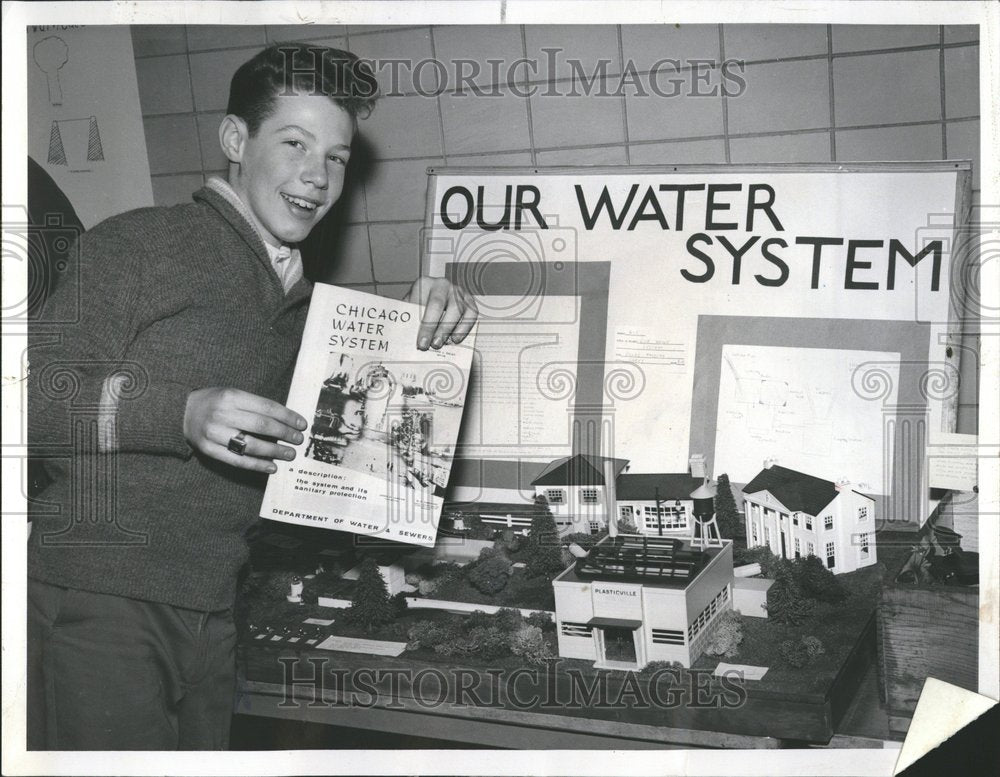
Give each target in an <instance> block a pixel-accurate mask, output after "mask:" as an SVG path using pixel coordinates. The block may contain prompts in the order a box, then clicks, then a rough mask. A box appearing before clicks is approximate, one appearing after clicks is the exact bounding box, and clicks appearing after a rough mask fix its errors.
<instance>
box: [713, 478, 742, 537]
mask: <svg viewBox="0 0 1000 777" xmlns="http://www.w3.org/2000/svg"><path fill="white" fill-rule="evenodd" d="M715 518H716V520H717V521H718V523H719V533H720V534H721V535H722V536H723V537H725V538H726V539H728V540H731V539H733V538H735V537H736V535H737V533H738V532H739V530H740V511H739V510H737V509H736V500H735V499H734V498H733V487H732V486H731V485H730V484H729V475H727V474H725V473H723V474H721V475H719V481H718V484H717V487H716V494H715Z"/></svg>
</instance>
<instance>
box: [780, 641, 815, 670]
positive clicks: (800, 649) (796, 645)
mask: <svg viewBox="0 0 1000 777" xmlns="http://www.w3.org/2000/svg"><path fill="white" fill-rule="evenodd" d="M778 652H780V653H781V657H782V658H783V659H784V660H785V661H786V662H787V663H788V664H790V665H791V666H794V667H797V668H798V667H803V666H806V664H811V663H812V662H813V661H815V660H816V659H817V658H818V657H819V656H821V655H823V653H825V652H826V651H825V650H824V649H823V643H822V642H821V641H820V640H819V638H818V637H813V636H807V637H802V638H801V639H798V640H791V639H786V640H784V641H783V642H782V643H781V644H780V645H779V646H778Z"/></svg>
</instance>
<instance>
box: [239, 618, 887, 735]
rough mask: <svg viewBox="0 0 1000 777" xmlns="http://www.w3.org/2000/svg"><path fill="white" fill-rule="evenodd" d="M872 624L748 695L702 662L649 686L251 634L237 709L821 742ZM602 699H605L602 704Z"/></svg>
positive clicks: (573, 668) (569, 669)
mask: <svg viewBox="0 0 1000 777" xmlns="http://www.w3.org/2000/svg"><path fill="white" fill-rule="evenodd" d="M874 626H875V619H874V614H873V615H872V617H870V618H869V619H868V620H867V621H866V622H865V623H864V624H863V626H862V628H861V629H860V630H859V632H858V635H857V639H856V642H855V645H854V648H853V649H852V650H851V651H850V653H849V654H848V655H847V656H846V658H845V659H844V661H843V662H842V664H841V666H840V669H839V671H838V672H837V674H836V676H835V677H834V678H833V680H832V681H830V682H829V683H827V684H826V686H825V688H823V689H822V690H821V691H817V692H814V693H799V694H794V693H784V692H781V691H780V690H777V689H775V688H773V687H772V688H764V687H761V684H760V683H756V682H747V683H745V685H744V686H743V687H744V688H745V689H746V692H745V694H744V693H742V692H741V691H739V690H736V689H735V688H734V685H735V681H730V683H729V686H728V687H727V686H726V685H725V684H724V683H720V682H719V680H718V678H714V677H712V676H711V675H710V673H709V672H707V671H704V670H701V671H697V670H695V671H689V670H682V671H681V672H680V674H679V675H678V674H676V673H675V674H672V675H660V676H659V677H658V680H657V681H656V682H654V683H653V685H655V686H656V688H655V689H654V688H652V687H651V683H650V676H649V675H644V674H642V673H639V674H630V673H626V672H602V671H600V670H597V669H594V668H593V667H592V666H590V665H589V664H588V663H586V662H582V661H574V660H569V659H558V660H553V662H552V663H551V664H548V665H545V666H541V667H530V666H527V665H521V664H517V663H514V662H512V661H511V660H509V659H504V660H499V661H497V662H495V664H496V666H495V667H490V668H489V669H487V668H483V667H479V666H468V667H464V666H456V664H458V663H460V661H461V659H450V660H449V659H444V658H441V659H440V660H433V658H428V657H427V656H425V655H423V654H417V653H414V654H408V655H406V656H401V657H399V658H393V657H388V656H370V655H362V654H358V653H344V652H338V651H323V650H313V649H309V650H302V649H296V648H295V647H294V645H289V644H287V643H286V642H285V641H284V640H282V641H281V643H280V644H279V643H276V642H273V641H270V640H268V641H266V644H265V642H263V641H257V642H252V641H251V642H248V643H244V644H243V645H242V646H241V651H240V652H241V666H242V675H243V679H242V681H241V688H240V696H239V700H238V702H237V707H236V711H237V712H241V711H245V712H252V713H253V714H263V715H272V716H278V717H293V718H299V719H302V720H313V721H325V722H330V723H333V722H337V723H338V724H340V725H350V724H349V723H345V722H344V721H343V717H344V716H345V715H350V714H355V713H356V714H357V715H360V716H364V717H367V718H373V719H374V718H379V719H380V720H382V719H383V718H385V719H386V720H389V719H393V716H395V719H396V720H397V722H398V723H399V724H400V725H401V726H402V724H403V723H404V719H405V720H408V721H410V723H409V724H407V725H412V720H413V718H414V716H419V717H420V718H421V719H422V720H423V721H424V724H426V725H423V724H422V725H420V726H418V727H417V730H419V731H420V732H423V733H422V735H424V736H437V734H432V733H428V732H435V731H438V730H439V729H442V730H443V731H450V732H451V734H452V735H454V736H458V731H459V730H461V731H471V730H472V729H469V728H468V726H470V725H473V724H474V723H476V722H480V723H494V724H498V725H501V726H503V725H506V726H514V727H518V728H524V727H527V728H529V729H536V730H538V731H544V730H546V729H549V730H560V729H566V728H567V726H570V727H571V728H572V729H573V731H574V732H575V733H576V734H578V735H579V736H580V738H581V739H580V744H578V745H572V744H566V740H565V738H561V739H560V741H561V742H562V743H563V744H562V746H566V747H574V746H579V747H587V746H593V745H587V744H584V743H583V741H584V740H585V739H586V738H588V737H605V738H609V739H612V740H615V741H617V742H618V743H619V744H618V745H615V746H621V742H626V741H632V742H634V743H635V744H633V745H632V746H637V747H641V746H652V747H657V746H659V747H663V746H667V747H729V748H761V747H779V746H788V745H802V744H812V745H826V744H829V743H830V742H831V740H832V739H833V737H834V735H835V731H836V727H837V724H838V723H839V721H840V720H841V718H842V717H843V715H844V713H845V711H846V710H847V708H848V706H849V705H850V703H851V700H852V699H853V697H854V695H855V693H856V691H857V689H858V686H859V685H860V683H861V681H862V679H863V677H864V675H865V672H866V670H867V669H868V668H869V667H870V666H871V665H872V662H873V659H874V656H875V628H874ZM393 677H395V680H393ZM404 677H405V678H407V679H401V678H404ZM442 677H444V678H446V680H445V682H443V683H442V682H441V678H442ZM420 678H422V679H420ZM675 681H677V682H675ZM602 683H603V686H604V688H605V692H604V694H603V696H602V694H601V693H600V692H598V693H596V694H595V695H594V696H593V697H592V698H590V699H589V700H588V699H587V698H586V694H585V693H581V690H582V689H583V688H591V689H593V688H594V687H597V688H598V689H600V688H601V684H602ZM394 684H395V685H394ZM581 684H582V685H581ZM595 684H596V686H595ZM494 688H495V689H496V693H493V692H492V691H491V689H494ZM463 689H464V690H463ZM293 693H294V696H293ZM602 698H604V699H606V700H608V702H609V703H606V704H602V703H600V702H599V700H600V699H602ZM644 702H646V703H644ZM241 704H242V708H241ZM386 716H388V718H386ZM568 719H570V720H568ZM449 720H452V721H455V723H454V725H451V724H448V723H447V721H449ZM458 721H461V725H459V723H458ZM383 723H385V721H384V720H383ZM386 725H388V724H386ZM400 730H403V729H400ZM468 736H469V737H473V736H474V735H472V734H469V735H468ZM446 738H447V737H446ZM459 739H460V741H462V740H461V738H460V737H459ZM465 741H475V740H474V739H469V740H465ZM544 741H546V740H545V738H544V737H542V738H541V739H538V738H535V739H532V738H531V737H528V738H525V737H523V736H522V737H520V738H517V737H514V738H512V739H511V744H509V745H507V746H512V747H516V746H521V747H545V746H546V745H545V744H539V742H544ZM518 742H520V743H521V744H518ZM643 743H645V744H643ZM484 744H485V742H484ZM548 746H549V747H552V746H554V745H551V744H550V745H548Z"/></svg>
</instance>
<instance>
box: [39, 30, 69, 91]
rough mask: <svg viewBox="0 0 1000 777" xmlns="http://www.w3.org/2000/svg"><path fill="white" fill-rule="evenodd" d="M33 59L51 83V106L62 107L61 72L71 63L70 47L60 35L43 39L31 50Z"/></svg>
mask: <svg viewBox="0 0 1000 777" xmlns="http://www.w3.org/2000/svg"><path fill="white" fill-rule="evenodd" d="M31 54H32V58H33V59H34V60H35V64H36V65H38V69H39V70H41V71H42V72H43V73H45V78H46V79H47V80H48V83H49V104H50V105H62V103H63V94H62V83H61V82H60V81H59V71H60V70H62V68H63V66H64V65H65V64H66V63H67V62H69V46H67V45H66V41H64V40H63V39H62V38H60V37H59V36H58V35H49V36H48V37H46V38H42V39H41V40H40V41H38V43H36V44H35V45H34V47H33V48H32V49H31Z"/></svg>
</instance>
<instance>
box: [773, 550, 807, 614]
mask: <svg viewBox="0 0 1000 777" xmlns="http://www.w3.org/2000/svg"><path fill="white" fill-rule="evenodd" d="M813 605H814V602H813V601H812V600H811V599H808V598H806V597H805V596H804V595H803V593H802V589H801V588H800V587H799V584H798V582H797V581H796V579H795V575H794V572H793V571H792V569H791V566H790V565H788V566H782V567H780V568H779V569H778V571H777V573H776V575H775V577H774V584H773V585H772V586H771V588H770V590H769V591H768V592H767V617H768V618H769V619H771V620H773V621H774V622H775V623H787V624H790V625H795V624H797V623H801V622H802V621H804V620H805V619H806V618H808V617H809V615H810V614H811V613H812V611H813Z"/></svg>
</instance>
